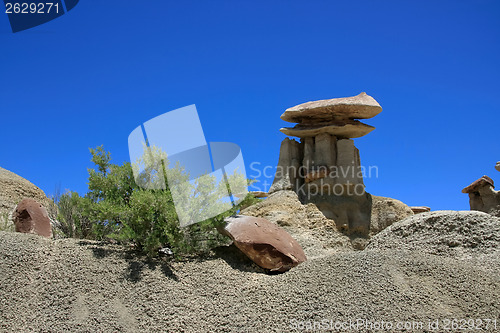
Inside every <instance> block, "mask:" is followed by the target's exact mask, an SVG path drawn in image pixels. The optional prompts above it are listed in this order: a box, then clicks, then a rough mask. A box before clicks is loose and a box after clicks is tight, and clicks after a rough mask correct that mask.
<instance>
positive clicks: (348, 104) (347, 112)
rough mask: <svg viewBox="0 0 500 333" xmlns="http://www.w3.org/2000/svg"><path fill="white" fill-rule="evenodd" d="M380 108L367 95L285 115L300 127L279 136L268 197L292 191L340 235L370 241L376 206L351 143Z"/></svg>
mask: <svg viewBox="0 0 500 333" xmlns="http://www.w3.org/2000/svg"><path fill="white" fill-rule="evenodd" d="M381 111H382V108H381V107H380V105H379V104H378V103H377V101H376V100H375V99H373V97H371V96H368V95H367V94H366V93H361V94H359V95H357V96H353V97H346V98H334V99H327V100H320V101H315V102H308V103H304V104H300V105H297V106H294V107H292V108H289V109H287V110H285V112H284V113H283V114H282V115H281V119H283V120H285V121H288V122H296V123H298V124H297V125H295V127H293V128H282V129H281V132H283V133H284V134H286V135H289V136H295V137H298V138H300V142H298V141H296V140H291V139H290V138H285V139H284V140H283V142H282V143H281V148H280V157H279V162H278V168H277V169H276V175H275V178H274V182H273V184H272V185H271V188H270V189H269V194H272V193H274V192H276V191H282V190H292V191H294V192H296V193H297V194H298V197H299V200H300V201H301V202H302V203H303V204H307V203H314V204H315V205H316V206H317V207H318V208H319V209H320V210H321V212H322V213H323V214H324V215H325V216H326V217H327V218H329V219H332V220H334V221H335V224H336V226H337V228H338V229H339V230H342V231H343V232H344V233H346V234H350V235H351V234H358V235H360V236H362V237H365V236H368V235H369V232H370V218H371V208H372V206H371V205H372V201H371V196H370V195H369V194H368V193H366V192H365V187H364V184H363V172H362V171H363V170H362V168H361V161H360V156H359V150H358V149H357V148H356V146H355V145H354V141H353V140H351V139H352V138H358V137H361V136H363V135H366V134H368V133H369V132H371V131H372V130H373V129H374V127H372V126H369V125H366V124H363V123H361V122H359V121H358V120H355V119H356V118H357V119H367V118H371V117H374V116H376V115H377V114H379V113H380V112H381Z"/></svg>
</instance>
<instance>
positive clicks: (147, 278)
mask: <svg viewBox="0 0 500 333" xmlns="http://www.w3.org/2000/svg"><path fill="white" fill-rule="evenodd" d="M499 262H500V259H498V256H496V257H493V259H492V265H497V267H498V266H499ZM499 300H500V276H499V275H498V274H492V273H491V271H490V270H488V269H486V268H484V267H481V266H480V265H476V264H474V263H473V262H471V261H467V260H457V259H453V258H450V257H445V256H436V255H430V254H424V253H419V252H405V251H400V250H394V249H387V250H380V249H373V250H365V251H349V252H342V253H341V252H339V253H334V254H329V255H326V256H323V257H316V258H315V259H312V260H310V261H308V262H306V263H304V264H302V265H300V266H298V267H296V268H294V269H292V270H291V271H290V272H288V273H285V274H281V275H266V274H264V273H263V272H261V271H259V270H258V269H256V268H255V267H254V266H253V264H252V263H251V262H249V261H248V260H247V259H246V258H245V257H243V256H240V255H238V252H235V249H234V248H232V247H230V248H226V249H221V250H218V251H217V252H216V253H215V254H214V256H213V257H211V258H206V259H204V260H192V261H187V262H182V263H169V262H168V261H166V260H163V261H162V260H158V261H151V262H147V261H145V260H144V259H142V258H140V257H137V256H136V255H135V254H134V253H132V252H127V251H124V250H123V249H122V248H120V247H117V246H114V245H105V244H100V243H97V242H88V241H79V240H71V239H63V240H57V241H52V240H46V239H43V238H41V237H37V236H31V235H23V234H15V233H5V232H0V330H2V331H5V332H14V331H16V332H24V331H34V332H67V331H78V332H118V331H122V332H287V331H293V330H294V328H295V327H299V326H300V325H302V323H301V322H300V321H314V320H316V321H320V320H322V319H331V320H333V322H335V321H342V322H346V321H348V320H353V321H354V320H356V319H364V320H370V321H372V324H374V323H375V322H379V323H380V321H381V320H384V321H389V322H391V323H392V324H393V325H397V323H398V322H404V321H413V322H422V323H423V324H424V327H425V328H426V327H427V325H428V324H427V323H428V321H430V320H435V319H445V318H459V319H460V318H493V319H497V322H498V325H500V318H499V314H500V301H499ZM441 324H442V323H441ZM323 325H326V324H325V323H323ZM323 327H326V326H323ZM347 328H348V327H347ZM359 328H360V329H359V330H355V329H353V326H351V329H350V330H349V329H347V330H346V329H341V330H337V331H338V332H340V331H344V332H345V331H353V332H364V331H373V330H369V329H368V330H366V329H362V328H361V327H359ZM483 328H484V327H483ZM498 330H500V326H498V329H497V331H498ZM333 331H335V330H333ZM383 331H391V330H383ZM392 331H397V330H394V329H393V330H392ZM409 331H411V332H418V331H422V330H418V329H417V330H414V329H412V330H409ZM483 331H484V330H483ZM488 331H492V332H494V331H495V330H494V329H492V327H491V326H490V329H489V330H488Z"/></svg>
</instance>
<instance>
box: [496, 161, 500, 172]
mask: <svg viewBox="0 0 500 333" xmlns="http://www.w3.org/2000/svg"><path fill="white" fill-rule="evenodd" d="M495 169H496V170H497V171H500V161H498V162H497V164H496V165H495Z"/></svg>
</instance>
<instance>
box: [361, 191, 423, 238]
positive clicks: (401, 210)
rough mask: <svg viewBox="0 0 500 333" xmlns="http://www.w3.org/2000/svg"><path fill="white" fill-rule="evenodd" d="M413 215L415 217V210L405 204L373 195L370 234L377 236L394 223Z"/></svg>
mask: <svg viewBox="0 0 500 333" xmlns="http://www.w3.org/2000/svg"><path fill="white" fill-rule="evenodd" d="M412 215H414V212H413V210H412V209H411V208H410V207H408V206H407V205H406V204H404V203H403V202H401V201H399V200H396V199H392V198H385V197H379V196H376V195H372V216H371V223H370V234H371V235H375V234H377V233H379V232H380V231H382V230H384V229H385V228H387V227H388V226H390V225H392V224H393V223H395V222H397V221H401V220H403V219H405V218H407V217H408V216H412Z"/></svg>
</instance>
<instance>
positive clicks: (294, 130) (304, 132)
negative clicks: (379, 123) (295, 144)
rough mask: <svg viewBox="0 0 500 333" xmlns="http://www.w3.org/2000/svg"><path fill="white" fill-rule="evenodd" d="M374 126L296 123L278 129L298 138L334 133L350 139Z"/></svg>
mask: <svg viewBox="0 0 500 333" xmlns="http://www.w3.org/2000/svg"><path fill="white" fill-rule="evenodd" d="M374 129H375V127H373V126H370V125H366V124H363V123H361V122H357V123H353V124H345V125H337V124H331V125H326V126H323V125H310V126H304V125H301V124H298V125H296V126H295V127H283V128H281V129H280V131H281V132H282V133H284V134H286V135H289V136H295V137H298V138H307V137H312V136H317V135H319V134H322V133H328V134H331V135H335V136H336V137H338V138H343V139H352V138H360V137H362V136H364V135H366V134H368V133H370V132H371V131H373V130H374Z"/></svg>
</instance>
